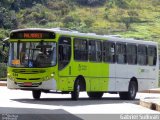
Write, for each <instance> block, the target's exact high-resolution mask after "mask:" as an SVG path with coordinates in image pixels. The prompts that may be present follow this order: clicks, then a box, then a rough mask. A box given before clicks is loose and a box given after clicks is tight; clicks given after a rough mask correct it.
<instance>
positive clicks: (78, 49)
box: [74, 38, 88, 61]
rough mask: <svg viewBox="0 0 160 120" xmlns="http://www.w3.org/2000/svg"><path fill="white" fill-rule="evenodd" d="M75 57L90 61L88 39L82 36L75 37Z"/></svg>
mask: <svg viewBox="0 0 160 120" xmlns="http://www.w3.org/2000/svg"><path fill="white" fill-rule="evenodd" d="M74 59H75V60H81V61H88V48H87V40H84V39H80V38H75V39H74Z"/></svg>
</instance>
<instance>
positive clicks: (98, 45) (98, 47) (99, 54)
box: [96, 41, 102, 62]
mask: <svg viewBox="0 0 160 120" xmlns="http://www.w3.org/2000/svg"><path fill="white" fill-rule="evenodd" d="M96 61H97V62H101V61H102V44H101V41H96Z"/></svg>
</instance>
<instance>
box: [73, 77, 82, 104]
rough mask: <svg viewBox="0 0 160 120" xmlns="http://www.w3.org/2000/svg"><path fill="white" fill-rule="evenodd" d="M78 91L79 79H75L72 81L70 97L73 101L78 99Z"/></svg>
mask: <svg viewBox="0 0 160 120" xmlns="http://www.w3.org/2000/svg"><path fill="white" fill-rule="evenodd" d="M79 93H80V84H79V80H76V81H75V83H74V90H73V91H72V92H71V99H72V100H75V101H76V100H78V98H79Z"/></svg>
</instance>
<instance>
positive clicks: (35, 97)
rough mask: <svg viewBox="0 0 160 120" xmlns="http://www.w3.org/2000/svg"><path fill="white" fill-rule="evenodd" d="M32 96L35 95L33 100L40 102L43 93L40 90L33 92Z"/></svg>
mask: <svg viewBox="0 0 160 120" xmlns="http://www.w3.org/2000/svg"><path fill="white" fill-rule="evenodd" d="M32 95H33V98H34V99H35V100H39V99H40V97H41V91H40V90H33V91H32Z"/></svg>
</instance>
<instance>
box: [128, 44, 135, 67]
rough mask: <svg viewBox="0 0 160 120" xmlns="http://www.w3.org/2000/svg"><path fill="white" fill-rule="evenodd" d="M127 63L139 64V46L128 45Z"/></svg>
mask: <svg viewBox="0 0 160 120" xmlns="http://www.w3.org/2000/svg"><path fill="white" fill-rule="evenodd" d="M127 62H128V64H137V46H136V45H132V44H128V45H127Z"/></svg>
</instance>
